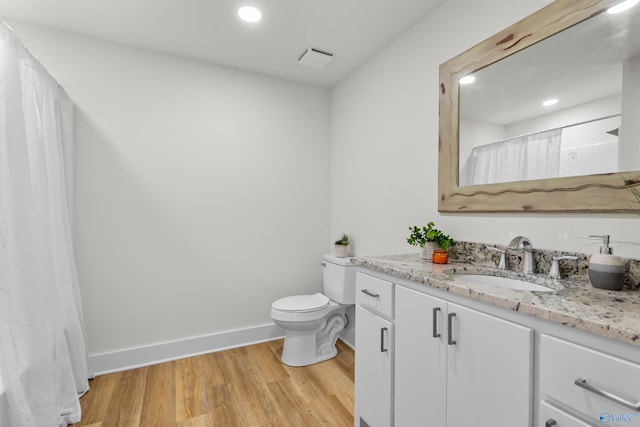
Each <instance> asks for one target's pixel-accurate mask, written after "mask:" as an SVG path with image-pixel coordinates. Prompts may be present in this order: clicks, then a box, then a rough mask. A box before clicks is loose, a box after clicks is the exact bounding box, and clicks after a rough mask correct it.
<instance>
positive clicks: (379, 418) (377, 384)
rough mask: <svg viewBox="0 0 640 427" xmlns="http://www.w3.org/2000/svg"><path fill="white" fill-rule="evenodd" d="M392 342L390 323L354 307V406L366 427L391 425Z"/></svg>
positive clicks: (387, 426) (391, 326)
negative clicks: (355, 349) (355, 347)
mask: <svg viewBox="0 0 640 427" xmlns="http://www.w3.org/2000/svg"><path fill="white" fill-rule="evenodd" d="M392 343H393V325H392V324H391V322H389V321H387V320H385V319H383V318H382V317H380V316H376V315H375V314H373V313H371V312H370V311H368V310H366V309H364V308H362V307H360V306H356V345H357V347H358V349H357V351H356V372H355V377H356V378H355V383H356V389H355V394H356V396H355V404H356V408H357V413H358V414H357V415H358V416H359V417H360V418H361V419H362V420H364V421H365V422H366V423H367V425H368V426H369V427H390V426H392V425H393V420H392V411H391V408H392V394H391V391H392V390H391V384H392V376H391V375H392V368H393V365H392V363H393V351H392V350H393V349H392ZM356 425H360V424H358V423H357V424H356Z"/></svg>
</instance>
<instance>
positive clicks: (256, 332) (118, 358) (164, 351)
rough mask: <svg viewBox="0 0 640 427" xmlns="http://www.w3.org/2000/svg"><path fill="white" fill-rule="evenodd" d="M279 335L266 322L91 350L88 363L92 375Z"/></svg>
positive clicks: (275, 327)
mask: <svg viewBox="0 0 640 427" xmlns="http://www.w3.org/2000/svg"><path fill="white" fill-rule="evenodd" d="M282 337H284V329H282V328H280V327H279V326H276V325H275V324H273V323H269V324H266V325H260V326H255V327H251V328H246V329H238V330H235V331H227V332H220V333H217V334H211V335H205V336H201V337H195V338H187V339H183V340H178V341H171V342H166V343H162V344H154V345H150V346H146V347H138V348H132V349H128V350H122V351H114V352H110V353H102V354H94V355H92V356H89V365H90V366H91V368H92V369H93V371H94V375H103V374H108V373H112V372H119V371H125V370H127V369H133V368H140V367H142V366H149V365H155V364H157V363H162V362H169V361H171V360H176V359H182V358H184V357H190V356H197V355H199V354H206V353H213V352H215V351H220V350H226V349H229V348H235V347H243V346H246V345H251V344H257V343H261V342H266V341H272V340H275V339H279V338H282Z"/></svg>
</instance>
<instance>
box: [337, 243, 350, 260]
mask: <svg viewBox="0 0 640 427" xmlns="http://www.w3.org/2000/svg"><path fill="white" fill-rule="evenodd" d="M335 246H336V256H337V257H338V258H346V257H348V256H349V245H335Z"/></svg>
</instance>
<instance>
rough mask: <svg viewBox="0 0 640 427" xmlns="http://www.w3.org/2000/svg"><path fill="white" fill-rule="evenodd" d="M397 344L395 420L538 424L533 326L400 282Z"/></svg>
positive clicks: (460, 426)
mask: <svg viewBox="0 0 640 427" xmlns="http://www.w3.org/2000/svg"><path fill="white" fill-rule="evenodd" d="M357 345H358V351H359V350H360V343H357ZM394 351H395V353H394V358H395V362H394V363H395V384H394V420H395V424H394V425H395V426H396V427H414V426H421V425H422V426H429V427H431V426H437V427H445V426H446V427H468V426H492V427H500V426H504V427H513V426H522V427H526V426H530V425H531V420H532V404H533V397H532V389H533V385H532V384H533V383H532V381H533V330H532V329H530V328H527V327H523V326H520V325H517V324H515V323H512V322H509V321H505V320H503V319H500V318H497V317H494V316H490V315H487V314H484V313H481V312H479V311H476V310H473V309H470V308H467V307H464V306H462V305H458V304H454V303H451V302H448V301H446V300H445V299H439V298H435V297H433V296H430V295H427V294H424V293H422V292H418V291H415V290H413V289H409V288H406V287H403V286H399V285H396V289H395V346H394ZM356 353H357V352H356ZM356 372H357V361H356Z"/></svg>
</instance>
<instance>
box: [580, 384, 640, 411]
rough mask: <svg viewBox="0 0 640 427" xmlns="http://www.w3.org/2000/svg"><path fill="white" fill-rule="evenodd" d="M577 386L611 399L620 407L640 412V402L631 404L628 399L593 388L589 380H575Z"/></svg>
mask: <svg viewBox="0 0 640 427" xmlns="http://www.w3.org/2000/svg"><path fill="white" fill-rule="evenodd" d="M573 383H574V384H575V385H577V386H578V387H580V388H583V389H585V390H588V391H590V392H591V393H595V394H597V395H598V396H602V397H604V398H605V399H609V400H611V401H612V402H615V403H617V404H619V405H622V406H625V407H627V408H629V409H631V410H633V411H636V412H638V411H640V402H630V401H628V400H627V399H623V398H622V397H618V396H616V395H615V394H613V393H609V392H608V391H605V390H601V389H599V388H596V387H594V386H592V385H591V384H587V380H585V379H584V378H578V379H577V380H575V381H574V382H573Z"/></svg>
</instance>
